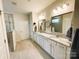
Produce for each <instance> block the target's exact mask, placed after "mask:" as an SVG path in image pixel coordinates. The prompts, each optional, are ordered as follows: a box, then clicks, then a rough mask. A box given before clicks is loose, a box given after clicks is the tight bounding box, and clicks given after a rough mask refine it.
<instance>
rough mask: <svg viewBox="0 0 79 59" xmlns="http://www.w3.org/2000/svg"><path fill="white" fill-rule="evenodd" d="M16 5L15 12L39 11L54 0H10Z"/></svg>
mask: <svg viewBox="0 0 79 59" xmlns="http://www.w3.org/2000/svg"><path fill="white" fill-rule="evenodd" d="M12 1H13V2H14V4H15V7H16V12H22V13H27V12H32V11H33V12H39V11H41V10H42V9H44V8H46V7H47V6H48V5H50V4H51V3H53V2H54V1H55V0H12Z"/></svg>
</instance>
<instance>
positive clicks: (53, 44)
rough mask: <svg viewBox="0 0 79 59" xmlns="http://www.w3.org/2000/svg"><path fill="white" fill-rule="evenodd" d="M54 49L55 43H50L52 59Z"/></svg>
mask: <svg viewBox="0 0 79 59" xmlns="http://www.w3.org/2000/svg"><path fill="white" fill-rule="evenodd" d="M55 47H56V42H54V41H52V46H51V56H52V57H54V48H55Z"/></svg>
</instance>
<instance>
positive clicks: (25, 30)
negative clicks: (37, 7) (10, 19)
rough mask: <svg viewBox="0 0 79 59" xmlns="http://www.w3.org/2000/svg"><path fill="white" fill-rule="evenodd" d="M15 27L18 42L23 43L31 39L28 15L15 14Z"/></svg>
mask: <svg viewBox="0 0 79 59" xmlns="http://www.w3.org/2000/svg"><path fill="white" fill-rule="evenodd" d="M14 25H15V34H16V35H15V36H16V41H21V40H24V39H28V38H29V25H28V18H27V15H25V14H20V13H15V14H14Z"/></svg>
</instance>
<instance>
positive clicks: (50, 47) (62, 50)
mask: <svg viewBox="0 0 79 59" xmlns="http://www.w3.org/2000/svg"><path fill="white" fill-rule="evenodd" d="M57 39H58V38H55V39H54V38H52V39H51V38H49V37H45V36H43V35H41V34H38V33H34V41H35V42H36V43H37V44H39V45H40V47H42V48H43V49H44V50H45V51H46V52H47V53H48V54H49V55H51V56H52V57H53V58H54V59H70V46H66V45H64V44H62V43H60V42H58V41H57ZM55 40H56V41H55ZM68 44H69V43H68Z"/></svg>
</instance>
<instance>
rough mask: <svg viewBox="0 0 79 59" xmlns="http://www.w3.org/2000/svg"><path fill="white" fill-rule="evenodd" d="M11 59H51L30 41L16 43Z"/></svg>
mask: <svg viewBox="0 0 79 59" xmlns="http://www.w3.org/2000/svg"><path fill="white" fill-rule="evenodd" d="M11 59H52V58H51V57H50V56H49V55H48V54H47V53H45V52H44V51H43V50H42V49H41V48H40V47H38V46H37V45H36V44H35V43H33V42H32V41H30V40H24V41H21V42H18V43H17V46H16V51H15V52H11Z"/></svg>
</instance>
